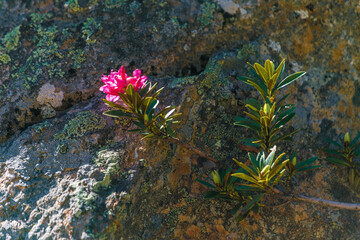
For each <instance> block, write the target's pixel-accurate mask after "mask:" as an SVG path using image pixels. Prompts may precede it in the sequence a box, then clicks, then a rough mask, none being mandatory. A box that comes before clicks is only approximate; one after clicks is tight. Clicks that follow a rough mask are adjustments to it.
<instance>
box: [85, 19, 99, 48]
mask: <svg viewBox="0 0 360 240" xmlns="http://www.w3.org/2000/svg"><path fill="white" fill-rule="evenodd" d="M101 28H102V27H101V24H100V23H99V22H97V21H96V19H95V18H87V19H86V22H85V23H84V25H83V27H82V28H81V32H82V34H83V35H82V37H83V39H85V41H86V44H88V45H90V44H94V43H96V39H94V38H93V35H94V34H95V33H96V31H98V30H100V29H101Z"/></svg>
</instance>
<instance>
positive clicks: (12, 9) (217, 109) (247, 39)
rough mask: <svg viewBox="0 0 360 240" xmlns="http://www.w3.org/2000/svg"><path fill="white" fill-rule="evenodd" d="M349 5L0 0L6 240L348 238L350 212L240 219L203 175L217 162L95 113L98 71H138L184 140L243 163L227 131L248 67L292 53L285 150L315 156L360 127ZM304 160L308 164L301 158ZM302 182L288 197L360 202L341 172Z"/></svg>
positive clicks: (235, 134)
mask: <svg viewBox="0 0 360 240" xmlns="http://www.w3.org/2000/svg"><path fill="white" fill-rule="evenodd" d="M359 9H360V6H359V4H358V3H357V2H356V1H337V2H334V1H330V0H322V1H318V2H314V3H309V2H307V1H302V0H297V1H286V0H281V1H253V0H249V1H240V0H214V1H195V0H182V1H178V0H171V1H155V0H144V1H132V0H105V1H98V0H89V1H84V0H69V1H65V0H31V1H20V0H0V22H1V24H0V39H1V41H0V84H1V85H0V96H1V99H0V141H1V145H0V239H227V238H229V239H250V238H251V239H337V238H344V239H357V238H359V236H360V232H359V229H358V228H357V226H358V224H359V219H360V217H359V213H358V212H348V211H345V210H341V211H339V210H336V209H327V208H322V207H317V206H312V205H305V204H302V203H296V204H288V205H285V206H281V207H277V208H263V209H262V210H261V211H260V214H253V215H252V216H250V218H248V219H246V220H244V221H243V222H241V223H237V222H236V220H235V219H234V218H233V216H232V215H231V213H230V210H231V209H232V207H234V204H233V203H230V202H222V201H214V200H212V201H208V200H204V199H203V198H202V195H201V194H202V193H203V192H204V191H205V190H206V189H205V187H204V186H202V185H201V184H200V183H198V182H196V179H198V178H201V179H206V178H207V176H208V174H209V173H210V171H211V170H212V169H214V168H217V167H219V166H215V164H213V163H211V162H208V161H207V160H206V159H203V158H199V157H198V156H197V155H195V154H193V153H191V152H189V151H187V150H185V149H183V148H181V147H179V146H175V145H173V144H170V143H166V142H162V141H157V140H151V141H144V140H143V141H141V140H140V138H141V136H139V135H136V134H130V133H127V132H126V129H127V128H129V127H130V128H131V126H129V124H128V123H127V122H124V121H118V120H114V119H110V118H108V117H105V116H102V115H101V112H103V111H105V110H106V109H107V107H106V106H105V105H104V104H103V103H102V101H101V98H102V97H104V96H103V94H102V93H100V92H99V91H98V89H99V87H100V86H101V84H102V83H101V81H100V78H101V76H102V74H108V73H109V72H110V70H111V69H118V68H119V67H120V66H121V65H124V66H125V67H126V69H127V71H129V72H130V71H131V70H134V69H135V68H140V69H141V70H142V71H143V72H145V74H146V75H148V76H149V81H151V82H156V81H158V82H159V86H165V90H164V92H163V93H162V95H161V99H160V100H161V101H162V106H166V105H171V104H172V105H177V106H179V107H178V111H179V112H182V113H183V115H182V117H181V121H182V124H181V125H179V126H178V127H177V129H176V130H177V133H178V136H179V138H180V139H182V140H184V141H186V142H189V143H190V144H193V145H196V146H198V147H199V148H200V149H202V150H203V151H205V152H207V153H209V154H210V155H211V156H213V157H215V158H216V159H218V160H219V161H220V162H221V164H223V165H230V164H233V163H232V160H231V159H232V158H236V159H239V160H241V161H246V151H244V148H243V147H242V145H241V144H242V142H241V140H242V138H243V137H244V136H248V133H247V132H246V131H245V130H244V129H243V128H241V127H237V126H234V125H233V121H234V120H233V118H234V117H235V116H238V115H241V114H242V110H243V109H244V107H243V105H242V101H244V100H245V99H246V98H248V97H250V96H254V94H255V93H254V91H253V90H252V89H251V88H250V87H249V86H247V85H245V84H243V83H242V82H240V81H238V80H237V79H236V78H237V77H238V76H246V75H248V74H249V73H248V68H247V65H246V62H250V63H254V62H255V61H257V62H263V61H264V60H266V59H267V58H270V59H272V60H273V61H274V62H275V63H276V64H278V63H279V62H280V61H281V59H282V58H287V61H286V65H287V66H286V69H285V75H287V74H290V73H293V72H295V71H301V70H304V71H307V72H308V73H307V75H306V76H305V77H303V78H302V79H299V81H297V82H296V83H295V84H293V85H291V86H289V87H288V88H287V89H286V90H284V91H283V92H281V93H280V94H281V95H282V94H286V93H291V95H290V97H289V98H288V101H289V102H290V103H294V104H296V105H297V109H296V113H297V117H296V119H295V120H293V121H292V127H298V128H300V132H299V133H298V134H297V135H296V136H295V141H294V143H292V144H290V143H287V144H284V145H281V146H279V148H280V150H282V151H287V152H292V151H297V152H298V158H299V159H300V158H303V159H306V158H308V157H312V156H315V155H319V156H320V159H321V158H323V157H324V156H323V153H322V152H321V150H320V149H322V148H324V146H325V143H324V141H323V140H324V137H330V138H336V137H338V136H339V135H341V133H344V132H346V131H352V132H356V131H358V130H359V129H360V122H359V121H357V119H358V118H359V110H360V107H359V106H360V100H359V99H360V96H359V80H358V78H359V70H360V68H359V66H360V65H359V63H360V58H359V56H360V54H359V49H360V48H359V46H360V32H359V31H358V26H359V20H358V19H359V14H360V11H359ZM300 156H301V157H300ZM320 162H321V164H322V165H323V168H321V169H320V170H318V171H317V172H309V173H306V174H304V175H302V176H299V177H298V178H296V179H295V183H296V184H297V187H296V188H295V192H297V193H306V194H307V195H309V196H314V197H321V198H326V199H332V200H339V201H346V202H359V201H360V199H359V195H358V194H357V193H355V192H353V191H352V190H351V189H350V188H349V186H348V183H347V180H346V177H344V176H346V171H345V170H343V169H337V168H334V167H332V166H331V165H328V164H327V163H325V162H323V161H321V160H320Z"/></svg>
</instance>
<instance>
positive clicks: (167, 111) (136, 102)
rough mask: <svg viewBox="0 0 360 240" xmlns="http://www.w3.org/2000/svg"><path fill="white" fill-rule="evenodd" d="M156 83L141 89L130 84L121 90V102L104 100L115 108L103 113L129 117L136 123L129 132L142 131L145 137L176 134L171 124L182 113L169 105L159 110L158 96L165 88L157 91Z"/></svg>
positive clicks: (116, 116)
mask: <svg viewBox="0 0 360 240" xmlns="http://www.w3.org/2000/svg"><path fill="white" fill-rule="evenodd" d="M156 85H157V84H156V83H155V84H154V85H152V84H151V83H147V84H146V85H145V86H144V87H143V88H142V89H141V90H140V91H138V92H137V91H135V90H134V87H133V86H132V85H131V84H129V85H128V86H127V88H126V91H125V92H124V93H121V92H119V96H120V98H121V103H120V104H118V103H114V102H110V101H107V100H105V99H104V100H103V101H104V102H105V104H106V105H108V106H109V107H111V108H113V109H112V110H109V111H106V112H104V113H103V114H104V115H106V116H110V117H115V118H128V119H130V120H131V121H132V123H133V124H134V125H136V128H135V129H131V130H129V132H140V133H141V134H142V135H144V137H143V138H149V137H153V136H158V137H167V136H174V135H175V134H174V132H173V130H172V129H171V124H175V123H179V121H177V120H176V118H177V117H179V116H180V115H181V113H175V110H176V107H174V106H167V107H165V108H163V109H161V110H158V109H157V107H158V106H159V100H158V99H157V96H158V95H159V94H160V93H161V91H162V90H163V89H164V88H161V89H159V90H157V91H155V87H156Z"/></svg>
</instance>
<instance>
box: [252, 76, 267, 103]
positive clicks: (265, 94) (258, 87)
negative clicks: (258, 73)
mask: <svg viewBox="0 0 360 240" xmlns="http://www.w3.org/2000/svg"><path fill="white" fill-rule="evenodd" d="M248 82H249V83H250V84H251V85H252V86H253V87H254V88H255V89H256V90H258V92H259V93H260V95H261V96H262V98H263V99H266V96H267V90H264V89H263V88H262V87H261V86H260V85H259V84H257V83H255V82H252V81H250V80H248Z"/></svg>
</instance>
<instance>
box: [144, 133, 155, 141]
mask: <svg viewBox="0 0 360 240" xmlns="http://www.w3.org/2000/svg"><path fill="white" fill-rule="evenodd" d="M153 136H155V134H153V133H147V134H146V135H145V136H144V137H143V138H141V140H143V139H145V138H151V137H153Z"/></svg>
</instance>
